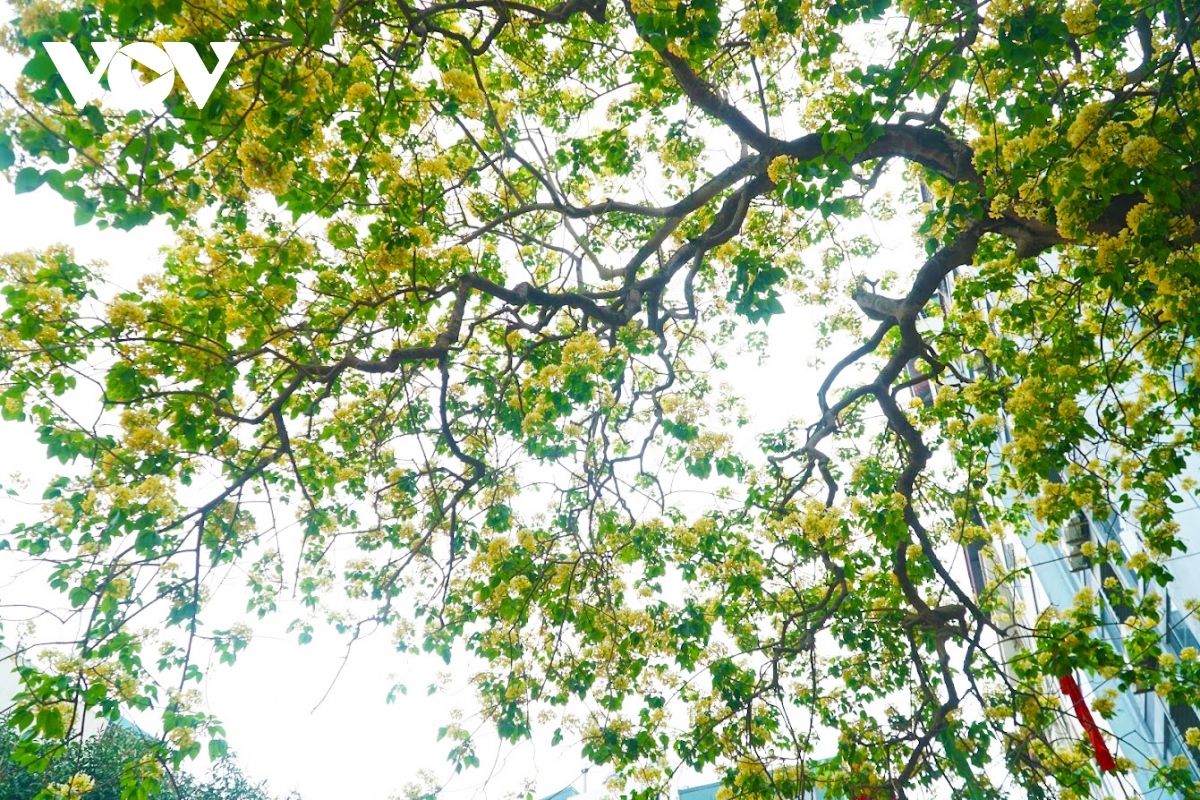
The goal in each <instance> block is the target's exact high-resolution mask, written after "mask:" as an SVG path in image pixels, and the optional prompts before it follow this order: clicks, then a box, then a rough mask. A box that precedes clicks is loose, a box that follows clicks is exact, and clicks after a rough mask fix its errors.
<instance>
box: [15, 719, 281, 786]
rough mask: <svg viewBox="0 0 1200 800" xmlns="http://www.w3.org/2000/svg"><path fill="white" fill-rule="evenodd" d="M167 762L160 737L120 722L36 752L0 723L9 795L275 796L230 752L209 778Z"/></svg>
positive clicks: (216, 765) (216, 764)
mask: <svg viewBox="0 0 1200 800" xmlns="http://www.w3.org/2000/svg"><path fill="white" fill-rule="evenodd" d="M30 755H34V756H35V757H36V758H35V759H32V760H31V759H30V758H29V756H30ZM42 760H44V763H38V762H39V761H42ZM164 763H166V761H165V759H164V758H163V753H162V752H161V745H160V743H159V742H157V741H155V740H153V739H149V738H147V737H146V736H145V735H144V734H142V733H141V732H139V731H136V730H134V729H131V728H128V727H125V726H123V725H120V724H116V725H109V726H108V727H107V728H105V729H104V731H102V732H101V733H99V734H97V735H95V736H92V737H89V738H86V739H84V740H83V741H82V742H80V741H77V740H72V741H71V742H69V743H68V744H67V745H66V746H65V747H63V746H59V745H58V744H57V743H53V742H51V743H46V744H44V745H43V747H42V748H41V749H40V750H39V751H38V752H36V753H33V754H31V753H29V752H28V750H27V749H26V748H23V747H22V746H21V743H20V740H19V737H18V735H17V734H16V733H15V732H14V731H12V730H10V729H9V728H6V727H5V728H0V786H3V787H4V797H5V800H55V799H56V798H62V799H63V800H79V798H81V797H87V798H88V800H122V797H130V796H132V797H138V798H144V800H271V795H269V794H267V790H266V786H265V784H263V783H258V784H256V783H254V782H252V781H251V780H250V779H249V778H247V777H246V775H245V774H244V773H243V772H242V770H241V768H240V767H239V766H238V765H237V762H236V760H235V759H234V758H233V756H232V755H225V756H222V757H221V758H219V759H217V761H216V762H215V763H214V764H213V767H212V770H211V772H210V774H209V775H208V777H207V778H205V779H199V778H196V777H195V776H193V775H190V774H188V773H187V772H182V771H181V772H177V773H176V772H172V771H170V770H168V769H165V768H164V766H163V765H164ZM289 800H299V798H298V795H295V794H292V795H290V796H289Z"/></svg>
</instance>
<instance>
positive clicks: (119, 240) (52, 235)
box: [0, 2, 914, 800]
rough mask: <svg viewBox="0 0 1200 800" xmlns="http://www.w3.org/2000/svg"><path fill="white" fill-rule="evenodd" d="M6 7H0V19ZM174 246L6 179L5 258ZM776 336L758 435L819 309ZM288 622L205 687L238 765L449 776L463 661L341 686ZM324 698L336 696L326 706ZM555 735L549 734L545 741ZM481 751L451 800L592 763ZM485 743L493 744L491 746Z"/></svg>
mask: <svg viewBox="0 0 1200 800" xmlns="http://www.w3.org/2000/svg"><path fill="white" fill-rule="evenodd" d="M5 10H6V7H5V5H4V4H3V3H2V2H0V14H3V13H4V11H5ZM10 16H11V15H10V14H4V17H3V18H4V19H7V18H9V17H10ZM20 66H21V64H19V63H17V62H16V61H14V60H13V59H12V58H9V57H5V56H0V84H3V85H6V86H12V81H13V79H14V77H15V75H16V73H17V71H18V70H19V69H20ZM877 233H879V234H881V235H883V236H884V237H885V239H886V240H887V241H885V242H884V244H885V249H884V250H883V251H882V253H881V255H880V257H879V259H878V260H877V262H876V264H877V265H878V267H877V268H876V269H871V270H870V271H871V272H872V273H878V272H879V271H881V270H882V269H892V268H897V267H898V262H904V261H906V260H907V259H908V258H909V257H910V254H913V252H914V248H913V243H912V240H911V237H910V235H909V233H908V228H907V227H906V226H905V225H903V224H895V223H894V224H892V225H889V226H886V230H882V231H877ZM170 238H171V237H170V231H169V230H168V229H167V228H166V226H164V225H159V224H156V225H150V226H147V227H143V228H139V229H137V230H135V231H132V232H121V231H114V230H104V231H101V230H98V229H96V228H95V227H94V226H91V225H88V226H85V227H81V228H77V227H74V225H73V224H72V208H71V206H70V205H69V204H68V203H66V202H65V201H63V200H61V199H60V198H59V197H58V196H57V195H56V194H54V193H53V191H52V190H51V189H49V188H48V187H42V188H40V189H38V190H37V191H35V192H33V193H31V194H26V195H22V196H19V197H18V196H16V195H14V193H13V190H12V187H11V186H10V185H9V184H8V183H6V182H4V181H3V180H0V252H10V251H15V250H24V249H43V248H45V247H47V246H49V245H51V244H55V243H65V244H69V245H70V246H72V247H73V248H74V249H75V251H76V256H77V259H78V260H80V261H81V262H84V263H86V262H90V261H93V260H100V261H104V262H106V263H107V265H108V266H107V276H108V278H109V279H110V280H111V281H113V282H114V283H116V284H117V285H119V286H121V287H123V288H128V289H132V288H134V286H135V285H136V282H137V278H138V277H139V276H140V275H142V274H143V273H145V272H147V271H151V270H155V269H156V268H157V265H158V264H159V262H160V259H159V255H158V250H159V248H160V247H162V246H163V245H165V244H167V243H168V242H169V241H170ZM859 266H860V267H861V266H864V265H859ZM899 268H900V269H901V270H903V269H904V267H903V266H899ZM768 330H769V332H770V334H771V335H772V341H773V342H774V344H773V346H772V348H771V350H770V354H771V355H770V358H769V360H768V361H767V362H766V363H765V365H763V366H762V367H760V366H758V365H757V363H756V359H755V358H754V357H753V356H741V357H738V356H735V355H734V354H733V353H727V354H726V355H727V356H728V357H729V358H730V363H731V369H730V372H729V374H728V381H729V382H730V383H731V384H732V385H733V386H734V387H736V389H737V390H738V393H739V394H740V395H741V396H742V397H743V398H745V400H746V402H747V405H748V407H749V408H750V409H751V411H752V413H753V416H754V424H753V428H755V429H756V430H765V429H767V428H771V427H776V426H778V425H780V424H782V423H783V422H785V421H786V420H787V419H788V418H791V417H795V416H808V417H809V418H810V419H811V418H812V414H811V409H812V407H813V392H814V389H815V387H816V385H817V383H816V373H815V372H814V370H813V368H812V367H811V365H810V364H809V361H810V359H811V358H812V355H813V353H814V343H815V341H816V338H817V334H816V331H815V328H814V326H813V322H812V318H811V314H810V313H809V312H799V313H797V312H793V313H789V314H787V315H786V316H784V317H777V318H776V319H774V320H772V322H771V323H770V327H769V329H768ZM0 442H3V446H2V447H0V485H4V486H8V485H12V481H11V480H10V479H9V476H10V475H12V474H13V473H15V472H19V473H20V475H21V477H22V479H23V480H25V481H28V484H29V486H30V491H29V494H30V495H31V496H34V497H36V496H40V491H41V487H42V486H43V485H44V483H45V482H46V481H47V480H48V479H49V478H51V477H52V476H54V475H55V474H57V473H58V471H59V470H61V465H59V464H58V463H57V462H54V463H48V462H46V461H45V459H44V454H43V452H42V449H41V447H40V446H39V445H37V444H36V441H35V439H34V437H33V435H32V433H31V432H30V431H29V430H28V429H27V428H24V427H22V426H20V425H16V424H12V423H3V424H0ZM29 512H30V509H28V508H26V507H23V506H21V505H19V504H18V503H17V502H16V501H13V500H8V499H0V527H7V526H8V525H11V524H12V523H13V522H14V521H16V520H17V519H18V518H27V517H28V515H29ZM5 559H9V563H7V564H6V563H4V562H5ZM14 566H15V565H14V564H13V563H12V562H11V557H10V555H9V554H7V553H3V554H0V603H3V604H11V603H19V602H23V601H26V600H25V599H24V598H21V597H20V596H19V595H17V594H16V593H17V592H29V591H31V590H30V589H29V588H28V587H29V585H30V584H28V583H26V582H25V581H20V582H16V581H14V580H12V579H11V578H12V575H13V569H14ZM28 600H29V601H32V600H33V598H32V597H30V598H28ZM240 602H241V600H240V599H238V600H237V602H235V603H231V605H230V608H234V607H236V606H237V603H240ZM243 607H244V606H243ZM293 616H299V612H298V611H297V610H296V609H287V608H283V609H282V611H281V613H280V614H279V615H278V616H277V617H276V618H275V619H273V620H268V621H267V622H265V623H257V622H255V621H253V620H246V621H247V622H248V623H250V624H252V625H253V627H254V628H255V630H256V635H255V639H254V641H253V643H252V644H251V645H250V647H249V648H248V649H247V650H246V651H244V653H243V654H242V655H241V658H240V659H239V661H238V663H237V665H236V666H235V667H233V668H227V667H215V666H214V667H213V669H212V671H211V672H210V674H209V678H208V679H207V680H206V682H205V684H204V686H203V689H204V691H205V693H206V702H207V706H208V710H209V712H210V713H213V714H215V715H216V716H217V717H219V718H220V719H221V720H222V721H223V723H224V725H225V728H226V731H227V735H228V740H229V742H230V745H231V747H232V749H233V750H234V751H236V753H237V755H238V758H239V762H240V764H241V766H242V767H243V769H245V771H246V772H247V773H248V774H249V775H250V776H252V777H253V778H255V779H266V780H267V781H268V782H269V784H270V787H271V789H272V791H273V792H274V793H275V794H277V795H279V796H282V795H283V794H285V793H286V792H288V791H290V790H292V789H296V790H299V791H300V793H301V794H302V796H303V798H304V800H343V798H356V800H376V799H378V800H384V799H385V798H387V797H388V796H389V795H391V794H393V793H396V794H399V793H400V792H401V791H402V789H403V787H404V785H405V784H406V783H408V782H410V781H412V780H413V779H414V777H415V776H416V774H417V772H418V771H419V770H421V769H429V770H432V771H433V772H434V773H435V774H437V775H438V776H445V775H447V774H448V770H447V768H446V767H447V765H446V762H445V760H444V758H445V752H446V750H447V747H446V745H445V743H437V742H435V737H436V731H437V729H438V728H439V727H440V726H442V725H444V724H446V722H447V715H448V713H449V711H450V710H451V709H454V708H460V709H463V710H464V711H465V712H467V713H466V722H465V724H466V726H467V727H468V729H471V728H473V727H474V725H473V724H472V722H471V714H470V709H471V708H472V707H473V702H472V699H471V698H472V695H471V693H470V691H469V689H465V688H464V686H463V683H464V678H465V676H466V675H467V674H468V673H469V671H470V670H469V668H468V665H467V664H465V663H462V662H458V661H456V662H455V663H454V664H452V665H451V667H450V668H448V669H447V668H445V667H444V665H443V664H442V662H441V661H440V660H438V659H436V658H433V657H430V658H421V659H416V660H413V659H411V658H407V657H404V656H400V655H398V654H396V653H395V652H394V650H393V649H392V647H391V645H390V641H389V639H388V637H387V636H386V635H380V636H377V637H375V638H374V639H370V638H368V639H366V640H362V641H360V642H359V643H358V644H356V645H355V648H354V652H353V655H352V657H351V658H350V659H349V661H348V663H347V665H346V667H345V669H344V671H343V672H342V673H341V675H340V677H339V678H338V679H337V681H336V682H333V681H334V676H335V675H337V673H338V669H339V666H340V665H341V661H342V656H343V653H344V648H343V645H342V644H341V641H340V640H339V638H338V637H337V636H335V635H334V634H333V633H332V632H326V633H323V632H321V630H320V629H318V633H317V636H316V639H315V640H314V641H313V643H311V644H309V645H307V646H304V647H300V646H298V645H297V644H296V643H295V637H294V635H288V634H285V633H284V631H283V626H284V625H285V624H286V622H287V621H288V620H290V619H291V618H292V617H293ZM442 670H447V671H449V672H452V673H453V675H454V679H455V680H454V681H452V682H451V684H450V685H449V686H448V687H447V689H445V690H444V691H439V692H438V693H437V694H435V695H433V696H427V695H426V692H425V687H426V686H428V685H429V684H430V683H431V682H432V681H434V680H436V676H437V674H438V672H440V671H442ZM397 681H399V682H403V683H405V684H407V686H408V687H409V692H408V694H407V695H406V696H401V697H400V698H399V700H398V701H397V702H396V703H395V704H394V705H387V704H386V703H385V702H384V698H385V696H386V695H387V692H388V690H389V688H390V687H391V686H392V684H393V683H395V682H397ZM331 683H332V688H330V686H331ZM327 689H328V690H329V695H328V697H327V698H326V699H325V700H324V701H323V702H321V699H322V697H323V696H324V695H325V693H326V690H327ZM2 701H3V699H0V705H2ZM318 703H320V705H319V707H317V706H318ZM135 721H136V718H135ZM146 727H147V728H148V729H150V730H153V729H154V726H153V722H152V721H148V722H146ZM552 727H553V726H550V728H551V729H552ZM548 737H549V733H548V732H546V734H545V737H544V738H543V741H544V742H545V741H548ZM478 742H479V747H478V751H477V752H478V755H479V757H480V759H481V761H482V763H483V766H482V767H481V768H480V769H478V770H475V771H474V772H473V773H469V774H466V775H463V776H459V777H458V778H456V779H455V780H454V781H452V782H451V783H450V784H449V786H448V787H447V789H446V790H445V791H444V792H443V795H444V796H445V797H446V798H448V800H457V798H463V800H465V798H468V797H472V798H474V797H479V798H485V797H486V798H500V797H503V796H504V795H506V794H508V793H510V792H514V791H518V790H522V789H523V788H524V785H525V783H526V782H527V781H528V782H529V783H530V785H531V788H532V789H533V791H534V794H535V797H543V796H545V795H548V794H550V793H552V792H555V791H557V790H559V789H561V788H563V787H564V786H565V785H567V784H570V783H571V782H572V781H575V780H576V779H577V778H578V777H579V773H580V769H581V768H582V767H584V766H586V764H585V763H584V762H583V761H582V760H581V759H580V758H579V757H578V755H577V752H578V751H577V748H569V747H561V748H557V749H553V750H552V749H551V748H550V747H549V746H548V745H546V744H541V745H537V744H532V743H530V744H526V745H523V746H521V747H519V748H517V749H516V750H515V751H511V750H510V751H508V752H502V751H501V750H500V749H499V748H497V747H496V746H495V740H494V739H493V738H491V737H489V736H487V735H486V732H481V735H480V736H479V737H478ZM487 742H491V743H492V745H491V749H490V750H489V748H488V746H487V745H486V743H487ZM602 778H603V773H602V771H601V770H599V769H596V770H594V771H593V772H592V774H591V780H592V784H591V787H590V788H593V789H594V788H596V787H597V786H598V784H599V782H600V780H601V779H602ZM702 781H703V779H702V777H701V776H695V775H692V776H680V780H679V782H678V786H679V787H683V786H689V785H695V784H697V783H700V782H702ZM580 786H581V784H579V783H577V784H576V787H577V788H580Z"/></svg>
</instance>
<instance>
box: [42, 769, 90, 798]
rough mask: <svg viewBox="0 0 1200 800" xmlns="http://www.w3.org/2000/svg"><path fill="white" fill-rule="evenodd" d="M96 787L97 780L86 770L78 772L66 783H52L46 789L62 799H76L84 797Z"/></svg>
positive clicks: (53, 795)
mask: <svg viewBox="0 0 1200 800" xmlns="http://www.w3.org/2000/svg"><path fill="white" fill-rule="evenodd" d="M95 788H96V780H95V779H94V778H93V777H92V776H91V775H88V774H87V773H85V772H77V773H75V774H74V775H72V776H71V779H70V780H68V781H67V782H66V783H52V784H50V785H49V786H47V787H46V791H47V792H48V793H49V794H50V795H51V796H52V797H61V798H62V800H75V799H76V798H80V797H83V796H84V795H85V794H87V793H88V792H90V791H92V790H93V789H95Z"/></svg>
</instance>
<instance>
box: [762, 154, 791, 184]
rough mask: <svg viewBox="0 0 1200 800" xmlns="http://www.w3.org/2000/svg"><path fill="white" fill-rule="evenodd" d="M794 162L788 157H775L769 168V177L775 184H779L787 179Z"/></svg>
mask: <svg viewBox="0 0 1200 800" xmlns="http://www.w3.org/2000/svg"><path fill="white" fill-rule="evenodd" d="M791 162H792V160H791V159H790V158H788V157H787V156H775V158H773V159H771V163H770V164H769V165H768V166H767V177H768V178H770V179H771V181H772V182H773V183H779V182H781V181H782V180H783V179H784V178H786V177H787V173H788V167H789V166H790V165H791Z"/></svg>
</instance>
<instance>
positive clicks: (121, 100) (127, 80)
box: [44, 41, 238, 111]
mask: <svg viewBox="0 0 1200 800" xmlns="http://www.w3.org/2000/svg"><path fill="white" fill-rule="evenodd" d="M209 44H210V46H211V47H212V49H213V52H214V53H216V54H217V66H216V68H215V69H213V71H212V72H209V71H208V68H207V67H205V66H204V62H203V61H201V60H200V54H199V53H197V52H196V48H195V47H193V46H192V45H190V44H188V43H187V42H163V44H162V46H161V47H160V46H159V45H156V44H151V43H150V42H133V43H132V44H127V45H122V44H121V43H120V42H112V41H109V42H92V43H91V45H92V49H93V50H94V51H96V55H97V56H98V57H99V59H100V63H99V64H98V65H97V66H96V69H95V70H89V69H88V68H87V65H85V64H84V63H83V58H81V57H80V55H79V51H78V50H77V49H75V45H73V44H71V43H70V42H46V43H45V44H44V46H45V48H46V54H47V55H49V56H50V60H51V61H53V62H54V66H55V67H56V68H57V69H58V74H59V75H61V76H62V79H63V83H65V84H66V85H67V89H68V90H70V92H71V97H72V99H74V101H75V106H76V107H77V108H82V107H83V106H85V105H87V104H88V103H90V102H91V101H92V100H96V99H99V98H100V96H101V95H102V94H104V87H102V86H101V85H100V79H101V78H102V77H103V76H104V71H105V70H106V69H107V70H108V86H109V92H108V95H107V96H106V97H104V103H105V105H109V106H112V107H114V108H117V109H120V110H122V111H132V110H134V109H140V110H143V111H156V110H159V109H161V108H162V106H163V102H164V101H165V100H166V99H167V95H169V94H170V93H171V89H172V88H173V87H174V86H175V73H176V72H178V73H179V79H180V80H182V81H183V86H184V88H185V89H187V91H188V93H189V94H191V96H192V100H193V101H195V103H196V105H197V106H199V107H200V108H204V104H205V103H207V102H208V98H209V96H211V95H212V93H213V89H215V88H217V81H219V80H221V76H222V75H224V74H225V68H226V67H228V66H229V62H230V61H232V60H233V54H234V53H235V52H237V49H238V43H237V42H210V43H209ZM134 62H137V63H138V64H141V65H142V66H144V67H146V68H148V69H150V70H152V71H154V72H156V73H158V77H157V78H154V79H153V80H151V81H150V82H148V83H145V84H143V83H142V82H141V81H140V80H138V78H137V77H136V76H135V75H134V74H133V65H134Z"/></svg>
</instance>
